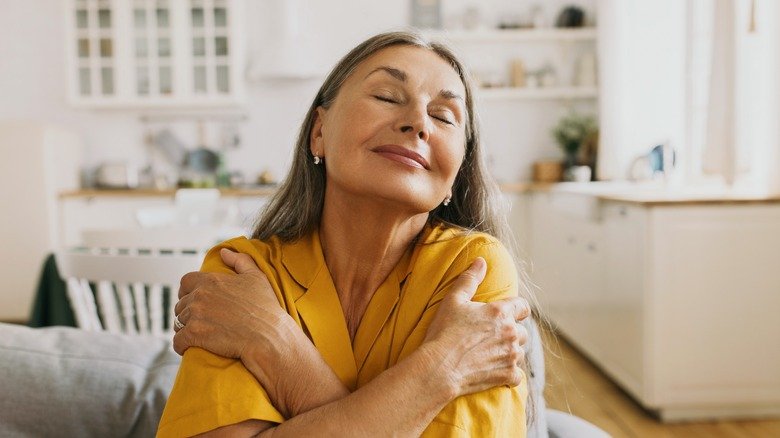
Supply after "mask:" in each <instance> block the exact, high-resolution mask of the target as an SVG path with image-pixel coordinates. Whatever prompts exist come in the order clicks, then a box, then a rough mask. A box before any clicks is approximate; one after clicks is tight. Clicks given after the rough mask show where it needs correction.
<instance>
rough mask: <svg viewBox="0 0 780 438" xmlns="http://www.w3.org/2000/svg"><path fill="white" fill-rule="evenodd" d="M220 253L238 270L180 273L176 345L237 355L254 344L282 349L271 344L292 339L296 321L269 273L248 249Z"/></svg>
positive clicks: (269, 353) (181, 348)
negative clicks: (247, 253)
mask: <svg viewBox="0 0 780 438" xmlns="http://www.w3.org/2000/svg"><path fill="white" fill-rule="evenodd" d="M220 256H221V257H222V261H223V262H224V263H225V265H227V266H228V267H230V268H231V269H233V270H234V271H235V272H236V274H237V275H233V274H223V273H204V272H190V273H188V274H186V275H185V276H184V277H182V279H181V286H180V288H179V302H178V303H176V307H175V309H174V311H175V313H176V315H177V317H178V318H179V321H180V322H181V323H182V324H184V327H183V328H181V329H179V330H177V331H176V335H175V336H174V337H173V348H174V350H176V352H177V353H179V354H181V355H183V354H184V352H185V351H186V350H187V349H188V348H190V347H200V348H203V349H205V350H207V351H210V352H211V353H214V354H217V355H220V356H224V357H228V358H234V359H243V358H245V357H246V355H247V354H249V353H250V350H251V349H253V348H260V349H261V351H263V352H265V353H266V355H267V356H268V357H269V358H271V357H273V356H275V355H276V354H283V353H282V352H278V351H272V350H276V349H279V348H284V345H285V344H286V343H285V342H279V340H283V339H288V330H289V329H290V323H293V325H294V322H293V321H292V319H291V318H290V317H289V315H287V313H286V312H285V311H284V309H282V307H281V306H280V305H279V301H278V299H277V298H276V295H275V293H274V291H273V288H272V287H271V284H270V283H269V282H268V278H267V277H266V276H265V274H263V272H262V271H260V268H258V267H257V265H256V264H255V262H254V260H252V258H251V257H250V256H248V255H246V254H241V253H236V252H233V251H230V250H229V249H227V248H223V249H222V250H221V251H220ZM288 320H289V321H288ZM295 328H296V329H298V328H297V327H295ZM298 330H300V329H298Z"/></svg>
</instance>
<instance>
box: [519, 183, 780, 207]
mask: <svg viewBox="0 0 780 438" xmlns="http://www.w3.org/2000/svg"><path fill="white" fill-rule="evenodd" d="M532 190H533V191H537V192H554V193H566V194H575V195H576V194H580V195H588V196H592V197H594V198H596V199H597V200H599V201H613V202H627V203H633V204H641V205H643V206H647V207H649V206H664V205H669V206H672V205H674V206H680V205H714V204H773V203H780V193H775V194H767V193H760V192H756V191H748V190H737V189H727V188H722V187H717V186H715V187H667V186H664V185H662V184H657V183H631V182H610V181H599V182H591V183H558V184H549V185H546V186H544V185H535V186H533V187H532Z"/></svg>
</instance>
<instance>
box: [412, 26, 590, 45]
mask: <svg viewBox="0 0 780 438" xmlns="http://www.w3.org/2000/svg"><path fill="white" fill-rule="evenodd" d="M422 32H423V34H424V35H426V36H427V37H428V38H430V39H433V40H444V41H451V42H523V41H529V42H531V41H595V40H596V36H597V32H596V28H595V27H584V28H576V29H559V28H542V29H477V30H439V29H431V30H423V31H422Z"/></svg>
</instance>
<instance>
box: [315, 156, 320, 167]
mask: <svg viewBox="0 0 780 438" xmlns="http://www.w3.org/2000/svg"><path fill="white" fill-rule="evenodd" d="M321 161H322V158H320V157H318V156H316V155H315V156H314V164H315V165H317V164H320V162H321Z"/></svg>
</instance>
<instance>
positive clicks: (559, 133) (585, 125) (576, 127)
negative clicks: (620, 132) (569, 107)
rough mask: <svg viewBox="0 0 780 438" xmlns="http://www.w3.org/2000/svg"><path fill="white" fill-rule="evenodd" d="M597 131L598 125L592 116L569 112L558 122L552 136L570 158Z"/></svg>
mask: <svg viewBox="0 0 780 438" xmlns="http://www.w3.org/2000/svg"><path fill="white" fill-rule="evenodd" d="M597 131H598V125H597V124H596V119H595V118H594V117H593V116H590V115H585V114H578V113H576V112H574V111H571V112H570V113H569V114H567V115H566V116H564V117H563V118H562V119H561V120H559V121H558V124H557V125H555V127H554V128H553V130H552V135H553V137H555V141H556V142H558V145H559V146H560V147H561V149H563V151H564V152H565V153H566V155H569V156H572V155H575V154H576V153H577V151H579V149H580V146H581V145H582V143H583V142H584V141H585V140H586V139H588V138H589V137H591V136H593V135H595V134H596V132H597Z"/></svg>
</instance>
